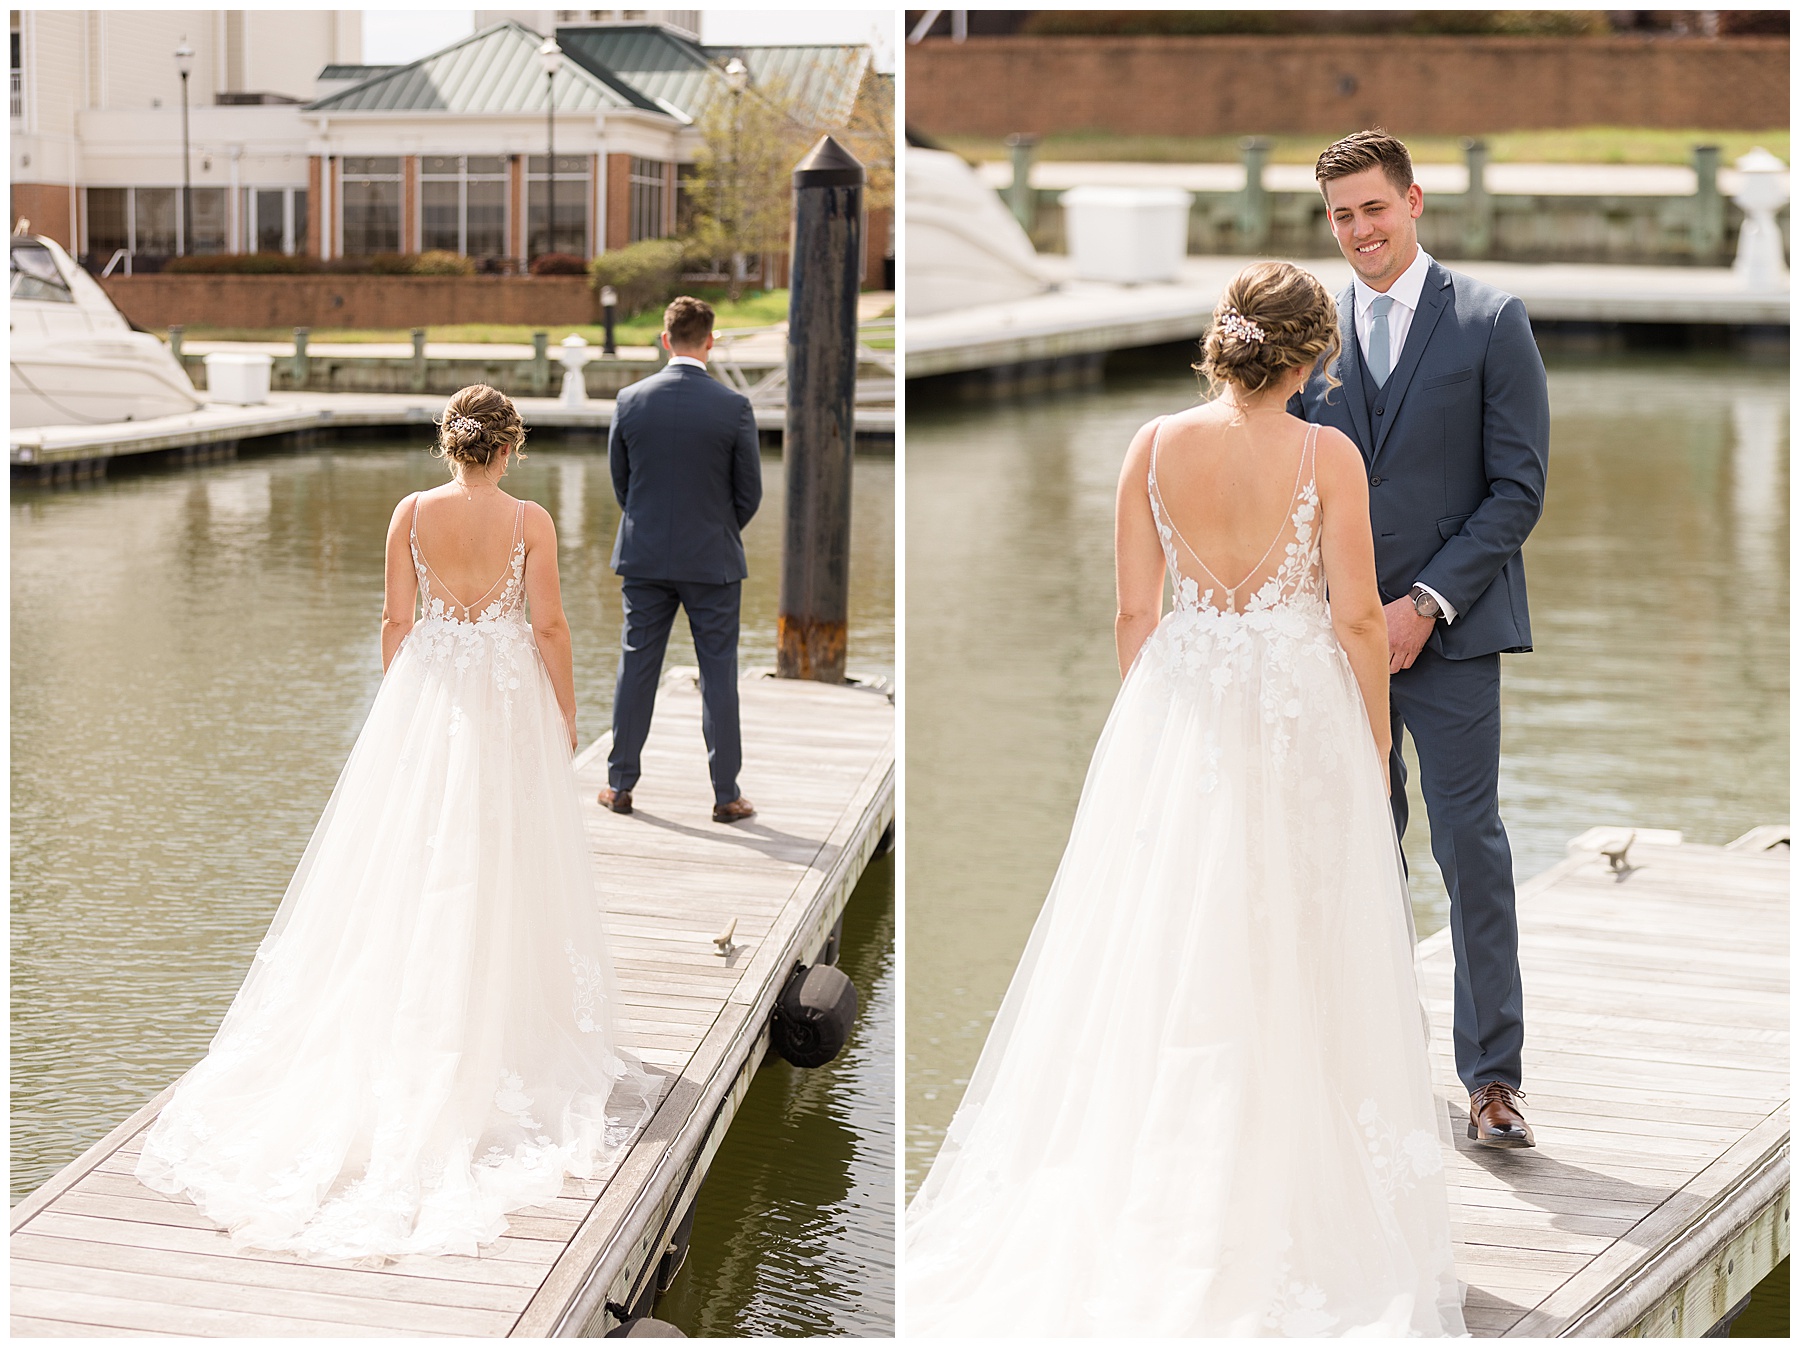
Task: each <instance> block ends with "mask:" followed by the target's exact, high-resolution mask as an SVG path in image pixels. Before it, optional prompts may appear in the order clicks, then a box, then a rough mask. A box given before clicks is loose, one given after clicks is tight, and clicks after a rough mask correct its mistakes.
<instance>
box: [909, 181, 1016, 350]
mask: <svg viewBox="0 0 1800 1348" xmlns="http://www.w3.org/2000/svg"><path fill="white" fill-rule="evenodd" d="M1048 289H1050V279H1049V277H1048V276H1046V275H1045V273H1044V270H1043V268H1042V267H1041V266H1040V265H1039V263H1038V257H1037V250H1036V249H1034V248H1033V247H1032V246H1031V240H1030V239H1029V238H1028V237H1026V234H1025V231H1024V230H1023V229H1021V228H1020V227H1019V222H1018V221H1017V220H1015V219H1013V217H1012V212H1010V211H1008V210H1007V209H1006V207H1005V206H1003V205H1001V204H1000V198H999V197H998V196H996V195H995V193H994V189H993V188H991V187H989V186H988V185H987V184H986V183H984V182H982V181H981V179H980V178H979V177H977V176H976V174H975V170H973V169H972V168H970V167H969V166H968V165H967V164H965V163H964V162H963V161H962V160H961V159H959V158H957V157H956V156H955V155H953V154H950V153H949V152H947V151H944V150H927V149H921V148H918V147H913V146H909V147H908V149H907V151H906V314H907V317H908V318H924V317H926V316H928V315H930V314H941V313H945V312H947V311H949V310H952V309H971V308H975V307H977V306H979V305H984V304H1004V303H1006V302H1007V301H1009V300H1022V299H1026V298H1028V297H1030V296H1032V295H1039V294H1042V293H1043V292H1044V291H1046V290H1048Z"/></svg>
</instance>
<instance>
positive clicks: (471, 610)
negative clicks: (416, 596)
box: [412, 492, 525, 621]
mask: <svg viewBox="0 0 1800 1348" xmlns="http://www.w3.org/2000/svg"><path fill="white" fill-rule="evenodd" d="M421 495H423V493H421V492H414V493H413V521H412V553H413V565H414V566H415V567H417V568H418V571H419V576H420V580H421V582H422V587H423V589H424V590H425V598H426V601H427V602H429V601H430V591H431V581H433V580H436V581H437V583H438V589H439V590H440V591H441V592H442V594H443V597H444V599H445V601H446V602H447V604H448V606H449V607H450V608H452V609H461V610H462V616H463V619H464V620H465V621H472V620H473V619H474V617H475V611H476V610H477V609H479V608H482V607H483V606H484V605H486V604H487V602H488V600H490V599H492V598H493V595H494V591H495V590H498V589H500V588H501V587H502V586H503V585H506V584H507V582H509V581H516V580H518V579H519V573H520V568H521V567H522V565H523V563H524V557H523V556H522V555H521V549H522V547H523V545H524V542H525V503H524V502H523V501H520V502H519V503H518V509H517V510H516V511H514V512H513V536H512V546H511V547H510V548H509V549H507V559H506V570H505V571H503V572H501V573H500V578H499V579H498V580H496V581H495V582H494V583H493V584H492V585H490V586H488V587H487V589H486V590H484V591H482V593H481V595H480V597H479V598H477V599H476V600H475V602H474V603H472V604H465V603H463V602H462V601H461V600H460V599H458V598H457V597H456V595H455V593H454V592H453V591H452V590H451V589H450V587H449V586H448V585H446V584H445V583H444V578H443V577H442V576H440V575H438V573H437V568H435V567H434V566H432V564H431V563H430V562H428V561H426V560H425V554H424V553H423V552H421V551H420V550H419V497H420V496H421Z"/></svg>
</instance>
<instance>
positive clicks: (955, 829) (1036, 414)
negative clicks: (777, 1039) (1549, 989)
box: [905, 353, 1789, 1332]
mask: <svg viewBox="0 0 1800 1348" xmlns="http://www.w3.org/2000/svg"><path fill="white" fill-rule="evenodd" d="M1186 359H1187V357H1185V356H1184V355H1182V354H1180V353H1174V354H1171V355H1169V357H1168V359H1167V362H1166V364H1165V365H1164V366H1162V367H1161V368H1160V369H1156V370H1151V371H1146V368H1145V366H1144V364H1143V363H1139V364H1138V365H1137V366H1136V368H1135V370H1134V371H1133V372H1127V373H1124V374H1115V375H1109V377H1108V379H1107V382H1106V384H1105V385H1104V386H1103V387H1101V388H1097V389H1094V390H1090V391H1085V392H1079V393H1069V394H1063V395H1053V396H1038V397H1033V398H1029V399H1021V400H1019V401H1017V402H1011V403H1003V404H970V403H954V402H951V401H950V400H949V399H948V398H946V397H944V396H942V395H941V394H940V395H939V396H937V397H935V398H933V397H931V396H928V395H927V393H926V392H925V391H922V390H915V391H914V392H913V394H912V396H911V397H910V398H909V404H908V408H907V444H906V479H907V480H906V493H907V497H906V503H907V537H906V547H907V594H908V603H907V612H906V620H907V686H906V700H907V740H906V756H907V791H906V801H905V809H906V820H907V825H906V848H907V850H906V876H907V881H906V889H907V902H906V924H907V930H906V945H905V948H906V951H907V961H906V962H907V970H906V984H907V1000H906V1007H907V1012H906V1028H907V1034H906V1141H905V1145H906V1186H907V1191H908V1193H910V1192H911V1191H912V1190H913V1189H914V1188H915V1187H916V1186H917V1184H918V1182H919V1180H920V1179H921V1178H922V1176H923V1174H924V1171H925V1169H926V1168H927V1167H928V1165H929V1164H930V1161H931V1158H932V1157H933V1156H934V1155H935V1154H936V1152H937V1148H938V1145H939V1142H940V1141H941V1139H942V1136H943V1131H944V1128H945V1127H946V1125H947V1124H948V1123H949V1121H950V1117H951V1115H952V1113H953V1112H954V1110H955V1107H956V1103H957V1101H958V1100H959V1099H960V1097H961V1094H962V1090H963V1087H964V1085H965V1084H966V1082H967V1080H968V1076H969V1073H970V1071H971V1069H972V1068H973V1066H974V1063H975V1059H976V1056H977V1054H978V1053H979V1051H980V1048H981V1044H982V1041H983V1040H984V1038H985V1037H986V1034H987V1030H988V1026H989V1024H990V1023H991V1021H992V1018H993V1015H994V1012H995V1010H996V1008H997V1007H998V1005H999V1001H1000V997H1001V995H1002V993H1004V991H1005V989H1006V984H1007V982H1008V980H1009V979H1010V977H1011V974H1012V970H1013V966H1014V964H1015V963H1016V961H1017V958H1018V954H1019V951H1020V950H1021V948H1022V947H1023V945H1024V943H1025V938H1026V936H1027V935H1028V934H1029V932H1030V929H1031V924H1032V922H1033V920H1034V919H1035V917H1036V915H1037V911H1038V908H1039V905H1040V904H1041V903H1042V901H1043V897H1044V893H1045V891H1046V889H1047V888H1048V886H1049V883H1050V880H1051V877H1052V875H1053V873H1054V871H1055V869H1056V864H1057V860H1058V858H1059V856H1060V855H1061V851H1062V847H1063V844H1064V842H1065V840H1066V839H1067V836H1068V829H1069V824H1070V821H1071V820H1072V818H1073V816H1074V810H1075V803H1076V799H1077V797H1078V795H1079V793H1080V789H1081V782H1082V778H1083V776H1084V774H1085V772H1086V770H1087V765H1088V758H1089V755H1090V754H1091V752H1092V749H1093V745H1094V741H1095V739H1096V737H1097V736H1098V734H1099V731H1100V728H1101V725H1102V724H1103V722H1104V721H1105V718H1106V715H1107V711H1108V709H1109V708H1110V706H1111V704H1112V700H1113V696H1114V693H1115V692H1116V691H1117V688H1118V671H1117V666H1116V663H1115V657H1114V652H1113V635H1112V620H1113V612H1114V597H1113V572H1112V524H1113V498H1114V491H1115V487H1116V485H1117V478H1118V469H1119V464H1120V461H1121V460H1122V458H1123V456H1124V452H1125V447H1126V445H1127V443H1128V442H1129V440H1130V439H1131V436H1132V434H1133V433H1134V432H1135V431H1136V429H1137V428H1138V427H1139V426H1141V425H1142V424H1143V423H1144V422H1146V421H1148V420H1149V419H1150V418H1152V417H1154V416H1157V415H1159V414H1161V413H1165V412H1169V411H1173V410H1176V409H1178V408H1181V407H1184V406H1188V405H1191V404H1192V403H1193V402H1194V401H1195V400H1196V399H1197V397H1198V392H1197V389H1196V385H1195V381H1194V379H1193V377H1192V376H1191V375H1190V374H1189V373H1188V372H1187V371H1186V369H1185V362H1186ZM1550 398H1551V411H1552V439H1551V446H1552V447H1551V464H1550V481H1549V491H1548V498H1547V503H1546V509H1545V513H1544V517H1543V519H1542V521H1541V522H1540V524H1539V525H1538V527H1537V529H1536V531H1535V532H1534V533H1533V535H1532V537H1531V541H1530V542H1529V544H1528V545H1527V547H1526V551H1525V557H1526V571H1527V575H1528V577H1529V581H1530V586H1531V608H1532V628H1533V637H1534V642H1535V647H1536V649H1535V651H1534V652H1533V653H1531V654H1524V655H1516V656H1508V657H1506V659H1505V661H1504V674H1503V679H1504V705H1503V716H1504V726H1505V729H1504V741H1503V757H1502V764H1501V782H1500V792H1501V810H1502V814H1503V816H1504V818H1505V820H1506V823H1507V828H1508V831H1509V833H1510V835H1511V839H1512V845H1513V854H1514V862H1515V868H1516V871H1517V873H1518V875H1519V876H1520V877H1527V876H1531V875H1535V874H1537V873H1539V872H1541V871H1543V870H1545V869H1546V868H1548V867H1549V866H1551V865H1552V864H1554V863H1555V862H1557V861H1558V860H1560V859H1561V858H1562V857H1563V856H1564V854H1565V846H1566V844H1567V842H1568V840H1569V839H1570V838H1572V837H1573V836H1575V835H1576V834H1578V833H1581V832H1583V831H1584V830H1586V829H1587V828H1589V827H1591V826H1594V825H1598V824H1631V825H1638V826H1647V827H1654V828H1673V829H1680V830H1682V831H1683V833H1684V834H1685V835H1686V837H1687V838H1688V839H1690V840H1692V841H1696V842H1706V843H1724V842H1728V841H1730V840H1731V839H1733V838H1735V837H1737V836H1738V835H1740V834H1742V833H1743V832H1745V831H1746V830H1748V829H1750V828H1751V827H1753V826H1755V825H1758V824H1769V823H1785V822H1786V821H1787V818H1788V440H1789V426H1788V383H1787V375H1786V370H1785V368H1784V367H1783V366H1780V365H1761V366H1759V365H1756V364H1754V363H1749V362H1745V361H1743V360H1740V359H1728V358H1724V357H1719V358H1700V357H1694V356H1683V357H1672V356H1663V355H1643V356H1633V357H1625V358H1599V357H1594V358H1576V357H1555V358H1552V359H1551V368H1550ZM1413 766H1414V769H1415V771H1414V775H1413V788H1412V789H1413V792H1414V801H1413V819H1414V821H1415V827H1413V828H1411V829H1410V830H1409V831H1408V835H1407V838H1406V853H1407V858H1408V861H1409V865H1410V870H1411V874H1412V885H1413V894H1412V898H1413V905H1414V911H1415V916H1416V918H1417V921H1418V927H1419V931H1420V934H1421V935H1426V934H1429V933H1430V932H1432V931H1435V930H1437V929H1438V928H1439V927H1441V926H1442V925H1443V924H1444V923H1445V922H1446V921H1447V920H1448V899H1447V896H1446V895H1445V892H1444V888H1443V883H1442V880H1441V878H1440V877H1439V875H1438V871H1437V867H1436V864H1435V863H1434V862H1433V860H1432V858H1431V853H1430V850H1429V843H1428V835H1427V832H1426V829H1425V827H1424V819H1425V813H1424V808H1423V804H1422V802H1421V801H1420V800H1419V798H1418V796H1417V775H1416V761H1415V763H1414V765H1413ZM1782 1287H1783V1296H1785V1271H1784V1272H1783V1273H1782ZM1757 1309H1758V1312H1759V1313H1760V1312H1761V1306H1760V1300H1759V1307H1758V1308H1757ZM1781 1322H1782V1324H1783V1325H1785V1323H1786V1312H1785V1303H1783V1309H1782V1311H1781ZM1765 1332H1767V1331H1765Z"/></svg>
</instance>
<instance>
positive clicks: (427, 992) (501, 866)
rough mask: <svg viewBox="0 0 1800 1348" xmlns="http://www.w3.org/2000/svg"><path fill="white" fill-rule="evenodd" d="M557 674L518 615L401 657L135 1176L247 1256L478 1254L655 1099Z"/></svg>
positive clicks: (626, 1134) (617, 1142) (637, 1120)
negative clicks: (625, 1017)
mask: <svg viewBox="0 0 1800 1348" xmlns="http://www.w3.org/2000/svg"><path fill="white" fill-rule="evenodd" d="M591 865H592V862H591V860H590V855H589V851H588V847H587V844H586V840H585V838H584V836H583V829H582V823H581V815H580V809H579V805H578V798H577V794H576V786H575V779H574V773H573V770H572V767H571V760H570V752H569V746H568V739H567V733H566V731H565V730H564V728H563V722H562V717H561V714H560V712H559V711H558V708H557V705H556V698H555V693H554V690H553V689H552V688H551V685H550V679H549V675H548V673H547V672H546V671H545V669H544V666H543V662H542V660H541V659H540V658H539V656H538V654H537V650H536V647H535V645H534V643H533V642H532V639H531V634H530V629H529V628H528V627H527V626H526V625H525V623H524V621H523V618H522V617H520V616H519V615H517V614H514V615H511V616H509V617H505V618H501V619H498V620H484V621H482V622H477V623H470V622H454V621H447V620H444V619H441V618H429V617H428V618H427V619H426V620H424V621H422V622H421V623H419V624H418V625H417V626H416V627H415V628H414V629H413V632H412V633H411V635H410V636H409V637H408V638H407V640H406V642H405V643H404V644H403V646H402V647H401V649H400V651H399V653H398V654H397V655H396V657H395V659H394V661H393V663H392V665H391V666H390V668H389V670H388V673H387V676H386V678H385V679H384V680H383V681H382V684H381V689H380V692H379V693H378V695H377V696H376V699H375V703H374V705H373V707H372V708H371V709H370V712H369V716H368V720H367V722H366V724H365V725H364V727H363V730H362V733H361V734H360V736H359V737H358V738H357V741H356V745H355V748H354V749H353V750H352V751H351V754H350V758H349V761H348V762H347V763H346V764H345V766H344V770H343V773H342V775H341V776H340V777H339V779H338V783H337V786H336V788H335V790H334V791H333V792H332V795H331V799H330V802H329V803H328V804H327V805H326V807H325V812H324V815H323V816H322V817H321V818H320V820H319V824H318V827H317V828H316V830H315V831H314V833H313V836H312V840H311V842H310V843H309V844H308V845H307V848H306V852H305V855H304V856H303V857H302V858H301V861H300V865H299V868H298V869H297V870H296V871H295V873H294V877H293V880H292V881H291V882H290V884H289V886H288V890H287V894H286V897H285V898H284V899H283V900H282V903H281V906H280V909H279V910H278V911H277V913H276V915H275V919H274V922H273V924H272V925H271V926H270V929H269V933H268V936H267V937H266V938H265V939H264V940H263V942H262V945H261V947H260V949H259V950H258V951H257V954H256V958H255V961H254V963H253V964H252V966H251V969H250V972H249V974H248V976H247V977H246V978H245V980H244V984H243V987H242V988H241V989H240V990H239V992H238V994H237V997H236V999H235V1000H234V1001H233V1002H232V1004H231V1008H230V1010H229V1011H228V1012H227V1013H226V1016H225V1020H224V1023H223V1024H222V1025H221V1026H220V1028H219V1031H218V1034H217V1035H216V1036H215V1038H214V1039H213V1041H212V1046H211V1049H210V1051H209V1052H208V1054H207V1056H206V1057H205V1058H204V1059H203V1060H202V1061H201V1062H200V1063H199V1064H197V1065H196V1066H195V1067H194V1068H193V1069H192V1070H191V1071H190V1072H188V1073H187V1075H186V1076H185V1077H183V1078H182V1080H181V1082H180V1084H179V1085H178V1086H177V1088H176V1091H175V1094H174V1096H173V1097H172V1099H171V1100H170V1102H169V1103H168V1105H167V1106H166V1107H165V1108H164V1109H163V1111H162V1113H161V1115H160V1116H159V1117H158V1119H157V1121H156V1123H155V1124H154V1126H153V1127H152V1128H151V1130H150V1133H149V1135H148V1137H147V1139H146V1141H145V1144H144V1148H143V1154H142V1156H141V1158H140V1160H139V1162H138V1165H137V1175H138V1178H139V1179H141V1180H142V1181H143V1182H144V1183H145V1184H147V1185H149V1186H150V1187H152V1188H154V1189H158V1190H161V1191H163V1192H165V1193H177V1192H183V1191H185V1192H186V1193H187V1194H188V1195H189V1196H191V1197H192V1199H193V1201H194V1202H195V1203H196V1204H197V1205H198V1206H199V1207H200V1209H201V1210H202V1211H203V1212H205V1213H206V1214H207V1216H209V1217H210V1218H212V1219H213V1220H214V1221H215V1222H217V1223H218V1224H219V1225H220V1226H223V1227H226V1228H228V1229H229V1230H230V1232H231V1237H232V1243H233V1245H234V1246H236V1247H239V1248H257V1249H265V1250H281V1251H291V1252H295V1253H299V1254H302V1255H309V1256H316V1257H321V1258H362V1257H366V1256H397V1255H403V1254H443V1253H456V1254H475V1253H477V1252H478V1250H479V1247H480V1246H481V1245H483V1244H485V1243H488V1242H491V1241H493V1240H494V1239H495V1238H497V1237H498V1236H499V1235H500V1233H501V1232H502V1231H503V1230H504V1229H505V1226H506V1216H505V1214H506V1213H507V1212H509V1211H512V1210H514V1209H517V1208H520V1207H526V1206H530V1205H532V1204H537V1203H542V1202H545V1201H547V1200H549V1199H551V1198H554V1197H555V1196H556V1195H557V1193H558V1192H559V1191H560V1189H561V1187H562V1183H563V1177H564V1176H565V1174H572V1175H577V1176H591V1175H594V1174H596V1173H597V1172H599V1171H600V1170H601V1169H603V1168H604V1167H605V1166H606V1165H607V1164H608V1163H609V1162H610V1161H611V1160H613V1159H614V1158H615V1156H616V1154H617V1152H618V1150H619V1148H620V1147H621V1146H622V1145H623V1144H624V1143H625V1142H626V1141H627V1140H628V1139H629V1138H630V1136H631V1135H632V1133H633V1132H634V1131H635V1130H636V1129H637V1127H638V1126H639V1125H640V1124H641V1123H642V1121H643V1120H644V1118H645V1117H647V1114H648V1112H649V1109H650V1107H651V1105H652V1103H653V1101H654V1100H655V1098H656V1096H657V1095H658V1094H659V1093H660V1089H661V1083H660V1081H659V1079H658V1078H656V1077H655V1076H653V1075H651V1074H649V1073H647V1072H645V1071H644V1070H643V1068H642V1067H641V1065H640V1064H638V1063H637V1062H636V1061H635V1060H634V1059H632V1058H631V1057H629V1056H628V1055H627V1054H625V1053H622V1052H621V1051H620V1050H619V1047H618V1042H617V1037H616V1032H615V1029H614V1017H615V1014H616V1013H615V1006H616V988H615V982H614V975H613V971H612V966H611V961H610V958H609V955H608V949H607V940H606V932H605V926H604V922H603V920H602V916H601V911H600V906H599V902H598V900H597V898H596V894H595V888H594V883H593V876H592V873H591V870H590V867H591Z"/></svg>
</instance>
